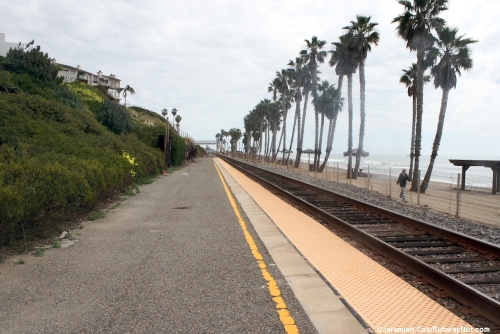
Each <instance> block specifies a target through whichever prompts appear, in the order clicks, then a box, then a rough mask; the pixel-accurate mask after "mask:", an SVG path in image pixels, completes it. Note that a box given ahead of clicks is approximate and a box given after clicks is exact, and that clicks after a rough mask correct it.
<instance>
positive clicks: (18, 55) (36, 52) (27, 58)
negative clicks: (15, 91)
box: [2, 41, 63, 87]
mask: <svg viewBox="0 0 500 334" xmlns="http://www.w3.org/2000/svg"><path fill="white" fill-rule="evenodd" d="M33 42H34V41H31V42H29V43H28V44H26V46H25V48H24V49H22V48H14V49H12V48H11V49H10V50H9V51H8V52H7V55H6V56H5V58H4V59H2V68H5V69H6V70H8V71H10V72H16V73H26V74H29V75H30V76H32V77H34V78H36V79H38V80H40V81H41V82H43V83H45V84H48V85H51V86H52V87H56V86H58V85H60V84H61V83H62V80H63V79H62V78H60V77H58V76H57V74H58V72H59V67H58V66H57V65H56V64H53V63H52V59H51V58H50V57H49V55H48V54H47V53H43V52H42V51H40V46H39V45H38V46H36V47H33Z"/></svg>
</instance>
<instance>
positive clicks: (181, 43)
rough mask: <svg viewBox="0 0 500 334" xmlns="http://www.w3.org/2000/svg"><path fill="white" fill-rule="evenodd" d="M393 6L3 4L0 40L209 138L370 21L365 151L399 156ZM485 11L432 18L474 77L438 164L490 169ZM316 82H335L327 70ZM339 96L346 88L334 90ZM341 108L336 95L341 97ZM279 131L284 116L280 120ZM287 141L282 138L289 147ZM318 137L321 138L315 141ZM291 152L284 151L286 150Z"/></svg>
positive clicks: (493, 116) (401, 138)
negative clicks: (463, 51) (467, 160)
mask: <svg viewBox="0 0 500 334" xmlns="http://www.w3.org/2000/svg"><path fill="white" fill-rule="evenodd" d="M402 10H403V7H402V6H401V5H399V4H398V3H397V1H396V0H378V1H375V0H357V1H345V0H344V1H340V0H329V1H282V0H279V1H273V0H266V1H262V0H256V1H246V2H244V1H228V0H209V1H194V0H182V1H172V0H169V1H153V0H143V1H141V2H140V3H139V2H137V1H93V0H89V1H56V0H44V1H36V0H17V1H3V3H2V5H1V9H0V32H4V33H6V41H7V42H16V43H17V42H20V41H21V42H23V43H26V42H28V41H31V40H32V39H34V40H35V44H36V45H41V47H42V50H43V51H44V52H47V53H49V55H50V56H51V57H54V58H56V59H57V62H59V63H63V64H67V65H72V66H76V65H80V66H81V67H82V69H84V70H87V71H89V72H94V73H96V72H97V71H99V70H102V71H103V72H104V74H111V73H113V74H116V75H117V77H118V78H120V79H121V80H122V86H125V85H127V84H129V85H130V86H132V87H133V88H134V89H135V91H136V94H135V95H133V96H131V97H127V102H129V103H131V104H135V105H138V106H142V107H145V108H147V109H150V110H153V111H156V112H160V111H161V110H162V109H163V108H167V109H169V110H170V109H172V108H174V107H175V108H177V109H178V110H179V114H180V115H181V116H182V122H181V129H183V130H184V131H186V132H187V133H189V134H190V135H191V136H192V137H193V138H195V139H199V140H201V139H213V138H214V136H215V134H216V133H218V132H219V131H220V130H221V129H225V130H229V129H230V128H233V127H236V128H240V129H241V130H242V131H243V117H244V116H245V115H246V114H247V113H248V112H249V111H250V110H252V109H253V107H254V106H255V105H256V104H257V103H258V102H259V101H260V100H262V99H265V98H268V99H271V98H272V96H271V94H270V93H268V92H267V87H268V83H269V82H271V81H272V79H273V78H274V77H275V72H276V71H279V70H281V69H282V68H285V67H286V64H287V63H288V61H289V60H290V59H295V57H297V56H298V52H299V51H300V50H301V49H302V47H303V46H304V39H310V38H311V37H312V36H318V37H319V38H320V39H323V40H326V41H327V42H328V48H330V47H329V45H330V43H331V42H333V41H336V40H337V39H338V37H339V36H340V35H341V34H342V32H343V30H342V27H344V26H346V25H348V24H349V22H350V21H351V20H354V19H355V17H356V15H357V14H360V15H369V16H371V17H372V21H374V22H378V23H379V25H378V30H379V33H380V44H379V45H378V46H377V47H374V48H373V49H372V52H371V53H370V54H369V55H368V58H367V61H366V122H367V123H366V135H365V145H364V146H365V150H367V151H369V152H372V153H398V154H408V153H409V147H410V135H411V112H412V107H411V98H409V97H408V96H407V94H406V88H405V87H404V86H403V85H402V84H400V83H399V77H400V76H401V74H402V71H401V70H402V69H406V68H408V67H409V65H410V64H411V63H412V62H416V54H415V53H411V52H410V51H409V50H407V49H406V48H405V42H404V41H403V40H401V39H399V38H398V37H396V34H395V25H394V24H391V21H392V19H393V18H394V17H395V16H397V15H398V14H400V13H401V12H402ZM499 10H500V3H499V2H498V1H495V0H481V1H467V0H451V1H450V5H449V10H448V11H446V12H444V13H443V15H442V17H443V18H444V19H445V20H446V21H447V23H448V24H449V25H450V26H451V27H458V28H459V29H460V30H459V32H460V33H461V34H465V35H466V37H471V38H474V39H476V40H479V42H478V43H476V44H473V45H472V58H473V60H474V68H473V69H472V70H471V71H470V72H465V73H463V75H462V77H460V78H459V80H458V84H457V88H456V89H454V90H452V91H451V92H450V95H449V103H448V109H447V113H446V123H445V127H444V134H443V138H442V141H441V148H440V154H443V155H453V156H457V157H458V156H471V157H472V156H478V155H481V156H494V157H496V158H500V148H499V144H500V135H499V125H500V112H499V110H498V108H499V105H500V104H499V102H500V98H499V96H500V93H499V92H500V87H499V84H500V62H499V61H498V57H499V56H500V40H499V39H498V37H497V36H496V35H497V34H498V32H499V31H500V21H499V20H498V12H499ZM320 71H321V72H322V74H321V75H320V76H321V79H323V80H329V81H330V82H331V83H336V82H337V77H336V75H335V73H334V70H333V68H330V67H329V66H328V65H327V64H323V65H321V66H320ZM344 87H346V85H344ZM353 87H354V89H353V95H354V97H355V99H354V115H355V117H354V146H355V147H356V146H357V143H358V139H357V136H358V129H359V80H358V77H357V76H355V80H354V85H353ZM342 94H343V96H344V97H346V90H344V91H343V92H342ZM440 102H441V90H440V89H434V86H433V84H428V85H426V87H425V89H424V124H423V154H424V155H428V154H430V151H431V147H432V142H433V140H434V134H435V129H436V125H437V118H438V113H439V108H440ZM288 119H289V121H290V122H289V125H288V126H287V129H291V126H292V122H293V116H291V117H288ZM306 122H307V124H306V141H305V148H313V143H314V115H313V109H312V107H311V106H309V107H308V119H307V121H306ZM290 132H291V131H290V130H287V136H288V138H289V134H290ZM325 137H326V134H325ZM294 146H295V145H294ZM346 148H347V110H344V111H343V112H342V113H341V114H340V115H339V118H338V126H337V131H336V134H335V141H334V146H333V151H334V153H339V152H342V151H345V149H346Z"/></svg>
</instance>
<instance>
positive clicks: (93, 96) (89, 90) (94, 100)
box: [63, 81, 106, 112]
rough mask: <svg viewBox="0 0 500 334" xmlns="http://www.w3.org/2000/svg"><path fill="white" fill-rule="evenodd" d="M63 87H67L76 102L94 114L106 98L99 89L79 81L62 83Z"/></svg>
mask: <svg viewBox="0 0 500 334" xmlns="http://www.w3.org/2000/svg"><path fill="white" fill-rule="evenodd" d="M63 86H66V87H68V89H70V90H71V91H72V92H73V93H74V94H75V95H76V96H77V97H78V100H79V101H80V102H81V103H82V104H83V105H84V106H85V107H87V109H88V110H90V111H92V112H95V111H96V110H97V109H98V108H99V107H100V106H101V105H102V102H103V101H104V100H105V98H106V97H105V96H104V94H103V93H102V92H101V91H100V90H99V89H97V88H96V87H91V86H89V85H87V84H85V83H84V82H81V81H74V82H71V83H64V84H63Z"/></svg>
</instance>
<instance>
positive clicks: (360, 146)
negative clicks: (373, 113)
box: [354, 60, 366, 179]
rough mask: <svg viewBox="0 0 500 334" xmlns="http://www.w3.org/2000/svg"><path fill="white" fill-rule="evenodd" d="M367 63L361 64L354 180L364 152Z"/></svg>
mask: <svg viewBox="0 0 500 334" xmlns="http://www.w3.org/2000/svg"><path fill="white" fill-rule="evenodd" d="M365 85H366V81H365V61H364V60H362V61H360V62H359V95H360V96H359V99H360V122H359V142H358V152H357V154H356V165H355V166H354V178H355V179H356V178H357V177H358V171H359V165H360V164H361V153H362V152H363V143H364V140H365V118H366V113H365Z"/></svg>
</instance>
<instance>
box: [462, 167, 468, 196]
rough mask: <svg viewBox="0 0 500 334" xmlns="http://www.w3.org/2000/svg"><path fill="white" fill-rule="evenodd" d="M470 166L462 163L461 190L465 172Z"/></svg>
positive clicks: (463, 185) (463, 187)
mask: <svg viewBox="0 0 500 334" xmlns="http://www.w3.org/2000/svg"><path fill="white" fill-rule="evenodd" d="M469 167H470V166H468V165H463V166H462V190H465V172H466V171H467V169H469Z"/></svg>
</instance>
